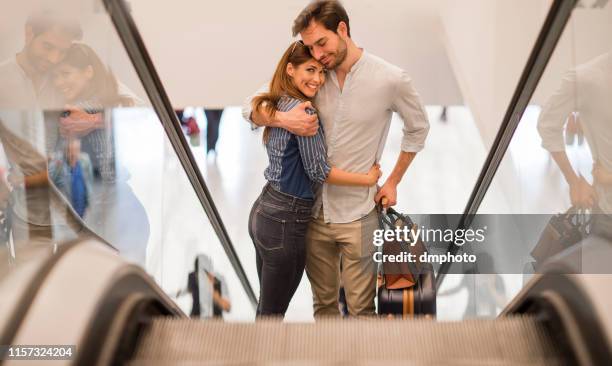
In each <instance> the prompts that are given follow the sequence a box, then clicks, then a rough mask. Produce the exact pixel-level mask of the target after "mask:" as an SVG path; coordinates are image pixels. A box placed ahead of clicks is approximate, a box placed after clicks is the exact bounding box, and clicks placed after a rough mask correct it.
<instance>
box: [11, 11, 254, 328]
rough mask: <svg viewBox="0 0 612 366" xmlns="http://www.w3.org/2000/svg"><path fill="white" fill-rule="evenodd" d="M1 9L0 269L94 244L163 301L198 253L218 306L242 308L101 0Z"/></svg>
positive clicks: (231, 275) (243, 313)
mask: <svg viewBox="0 0 612 366" xmlns="http://www.w3.org/2000/svg"><path fill="white" fill-rule="evenodd" d="M47 9H49V10H47ZM3 11H4V12H5V14H7V15H8V16H7V17H6V19H7V23H6V24H4V25H3V28H2V29H3V32H2V36H1V38H2V42H0V59H2V60H4V61H2V62H0V84H1V85H2V86H3V87H2V90H0V142H1V143H2V149H0V209H1V210H2V215H0V240H2V246H3V247H4V246H6V247H7V248H8V250H7V253H8V254H10V255H9V256H8V257H7V260H6V261H4V260H3V262H2V263H0V266H1V267H2V268H3V269H4V268H9V269H10V268H11V267H10V266H13V265H15V264H17V265H19V263H21V262H23V261H25V260H26V259H27V255H26V253H30V252H32V251H26V250H21V249H22V248H26V247H32V246H40V247H41V248H43V250H44V252H45V253H46V254H47V255H49V254H52V253H54V252H55V251H56V249H57V248H58V246H61V245H62V244H64V243H66V242H68V241H70V240H73V239H79V238H83V237H86V236H89V235H95V236H98V237H100V238H102V239H103V240H104V241H106V242H108V243H110V244H111V245H112V246H113V247H114V248H116V249H117V251H118V254H119V255H121V256H122V257H124V258H125V259H127V260H129V261H131V262H134V263H136V264H139V265H141V266H143V267H144V268H145V269H146V270H147V271H148V272H149V273H150V274H152V275H153V276H154V278H155V279H156V280H157V282H158V283H159V284H160V285H161V287H162V288H163V289H164V290H165V291H166V292H167V293H169V294H175V293H176V291H178V290H179V289H181V288H183V287H184V285H185V279H186V278H187V274H188V273H189V272H190V271H193V263H194V259H195V258H196V256H197V255H199V254H203V253H205V254H206V255H207V256H209V257H210V258H211V259H212V260H213V261H214V263H215V266H216V272H215V273H216V274H217V275H218V276H217V278H224V279H223V282H224V284H223V287H224V288H225V289H226V290H227V291H225V292H227V293H226V295H227V297H228V298H230V297H231V298H232V299H236V301H239V303H241V304H248V303H249V301H248V300H247V297H246V294H245V293H244V291H243V290H242V287H241V284H240V281H239V280H238V278H237V276H236V275H235V272H234V271H233V269H232V266H231V264H230V263H229V260H228V258H227V256H226V255H225V253H224V250H223V248H222V246H221V245H220V243H219V241H218V239H217V237H216V235H215V232H214V230H213V229H212V227H211V225H210V223H209V221H208V218H207V217H206V214H205V212H204V210H203V208H202V206H201V204H200V202H199V200H198V199H197V197H196V195H195V192H194V191H193V188H192V186H191V184H190V183H189V180H188V179H187V177H186V175H185V172H184V170H183V168H182V166H181V164H180V162H179V160H178V158H177V156H176V154H175V152H174V149H173V148H172V145H171V144H170V142H169V140H168V138H167V136H166V135H165V133H164V129H163V128H162V126H161V124H160V121H159V119H158V118H157V116H156V114H155V112H154V111H153V109H152V108H151V107H150V103H149V101H148V99H147V98H146V93H145V92H144V90H143V87H142V84H141V83H140V80H139V78H138V76H137V74H136V72H135V71H134V69H133V67H132V63H131V61H130V59H129V58H128V56H127V53H126V51H125V50H124V48H123V46H122V43H121V42H120V40H119V38H118V35H117V33H116V31H115V29H114V27H113V25H112V23H111V21H110V19H109V16H108V14H106V12H105V11H104V6H103V5H102V3H101V2H98V1H95V2H94V4H93V5H92V3H87V4H84V3H82V2H81V1H77V0H67V1H64V0H62V1H25V2H21V3H19V4H11V5H10V6H7V5H6V4H5V5H4V6H3ZM37 253H38V254H37V255H40V251H38V252H37ZM2 258H4V256H2ZM5 266H8V267H5ZM179 304H180V302H179ZM180 305H181V304H180ZM227 309H228V310H229V307H228V308H227ZM184 310H186V311H188V310H189V307H188V306H185V307H184ZM249 316H250V313H249V308H248V307H243V308H241V307H232V309H231V311H230V312H229V313H228V314H227V318H229V319H232V318H234V319H235V318H243V319H244V318H247V317H249Z"/></svg>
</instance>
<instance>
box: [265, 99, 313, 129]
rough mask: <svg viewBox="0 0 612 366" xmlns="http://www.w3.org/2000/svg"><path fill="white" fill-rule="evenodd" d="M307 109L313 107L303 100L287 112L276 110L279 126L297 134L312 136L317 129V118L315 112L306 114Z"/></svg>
mask: <svg viewBox="0 0 612 366" xmlns="http://www.w3.org/2000/svg"><path fill="white" fill-rule="evenodd" d="M307 109H314V108H313V107H312V103H310V102H304V103H300V104H298V105H297V106H295V107H294V108H293V109H291V110H290V111H287V112H276V118H277V119H278V122H279V127H282V128H284V129H285V130H287V131H289V132H291V133H293V134H295V135H298V136H314V135H316V134H317V130H318V129H319V119H318V118H317V115H316V114H308V113H307V112H306V110H307Z"/></svg>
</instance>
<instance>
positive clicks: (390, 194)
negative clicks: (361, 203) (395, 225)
mask: <svg viewBox="0 0 612 366" xmlns="http://www.w3.org/2000/svg"><path fill="white" fill-rule="evenodd" d="M383 198H386V199H385V200H383V201H382V205H383V207H384V208H387V207H390V206H395V204H397V184H396V183H395V182H393V181H389V180H387V181H386V182H385V184H384V185H383V186H382V187H381V188H380V189H379V190H378V193H376V197H374V202H376V203H378V202H380V200H382V199H383Z"/></svg>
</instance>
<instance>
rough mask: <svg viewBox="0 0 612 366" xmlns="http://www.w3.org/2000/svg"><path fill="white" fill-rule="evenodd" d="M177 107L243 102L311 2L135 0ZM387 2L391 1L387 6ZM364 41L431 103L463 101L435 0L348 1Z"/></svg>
mask: <svg viewBox="0 0 612 366" xmlns="http://www.w3.org/2000/svg"><path fill="white" fill-rule="evenodd" d="M129 2H130V3H131V6H132V10H133V12H132V14H133V17H134V19H135V20H136V23H137V25H138V27H139V29H140V32H141V34H142V36H143V38H144V40H145V43H146V46H147V49H148V50H149V53H150V54H151V56H152V59H153V61H154V62H155V66H156V68H157V70H158V72H159V74H160V75H161V79H162V81H163V83H164V85H165V87H166V90H167V91H168V94H169V95H170V99H171V100H172V103H173V104H174V105H175V106H177V107H180V106H188V105H203V106H220V105H239V104H241V103H242V101H243V99H244V97H246V96H248V95H250V94H251V93H253V92H254V91H255V90H256V89H257V88H258V87H259V86H261V85H262V84H263V83H265V82H266V81H267V80H268V79H269V77H270V76H271V75H272V72H273V71H274V67H275V66H276V63H277V62H278V59H279V58H280V55H281V54H282V52H283V51H284V50H285V48H286V47H287V46H288V45H289V44H290V42H291V41H292V37H291V25H292V23H293V19H294V18H295V16H296V15H297V14H298V13H299V11H300V10H301V9H302V8H303V6H304V5H306V4H307V1H279V0H276V1H274V0H265V1H237V0H229V1H199V0H174V1H150V0H129ZM382 4H384V6H383V5H382ZM344 5H345V7H346V8H347V11H348V13H349V17H350V20H351V28H352V29H351V33H352V36H353V39H354V40H355V41H356V43H357V44H358V45H359V46H361V47H364V48H366V49H367V50H368V51H369V52H372V53H374V54H376V55H378V56H380V57H383V58H385V59H387V60H388V61H390V62H392V63H395V64H397V65H399V66H400V67H402V68H404V69H406V70H407V71H408V72H409V73H410V74H411V75H412V77H413V79H414V81H415V84H416V87H417V89H418V91H419V92H420V93H421V95H422V97H423V99H424V101H425V103H426V104H461V103H462V98H461V95H460V93H459V90H458V87H457V85H456V81H455V78H454V75H453V72H452V69H451V67H450V65H449V62H448V58H447V56H446V52H445V50H444V46H443V43H442V41H441V40H442V38H441V33H440V32H441V27H440V20H439V17H438V13H437V11H436V8H435V7H434V6H433V3H431V2H428V1H406V0H387V1H385V2H384V3H383V2H380V1H373V0H352V1H345V2H344Z"/></svg>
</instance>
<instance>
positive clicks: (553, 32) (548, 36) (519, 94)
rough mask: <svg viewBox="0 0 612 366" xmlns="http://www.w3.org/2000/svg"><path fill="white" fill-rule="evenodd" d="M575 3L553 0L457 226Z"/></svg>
mask: <svg viewBox="0 0 612 366" xmlns="http://www.w3.org/2000/svg"><path fill="white" fill-rule="evenodd" d="M576 3H577V0H555V1H554V2H553V3H552V5H551V7H550V10H549V12H548V15H547V16H546V19H545V21H544V24H543V25H542V28H541V30H540V33H539V35H538V38H537V40H536V42H535V44H534V46H533V48H532V50H531V54H530V55H529V58H528V59H527V64H526V65H525V68H524V69H523V73H522V75H521V78H520V79H519V83H518V85H517V87H516V89H515V91H514V94H513V96H512V99H511V100H510V104H509V106H508V109H507V110H506V114H505V115H504V119H503V120H502V123H501V126H500V128H499V130H498V131H497V135H496V136H495V140H494V142H493V145H492V148H491V150H489V154H488V155H487V159H486V160H485V162H484V164H483V167H482V169H481V171H480V175H479V176H478V180H477V181H476V184H475V185H474V189H473V190H472V193H471V195H470V198H469V199H468V203H467V205H466V207H465V210H464V212H463V215H462V216H461V219H460V221H459V224H458V225H457V228H458V229H466V228H468V226H469V225H470V224H471V222H472V219H473V218H474V215H476V212H477V211H478V208H479V207H480V204H481V203H482V201H483V199H484V196H485V194H486V193H487V191H488V189H489V187H490V185H491V182H492V181H493V177H494V176H495V174H496V172H497V169H498V168H499V165H500V163H501V161H502V159H503V158H504V155H505V154H506V150H508V146H509V145H510V141H511V140H512V137H513V136H514V132H515V131H516V128H517V126H518V124H519V122H520V120H521V117H522V116H523V113H524V112H525V109H526V108H527V106H528V104H529V101H530V100H531V97H532V96H533V93H534V92H535V90H536V88H537V86H538V82H539V81H540V78H541V77H542V74H543V73H544V70H545V69H546V66H547V65H548V61H549V60H550V58H551V57H552V54H553V52H554V50H555V47H556V45H557V42H558V41H559V39H560V38H561V35H562V34H563V30H564V29H565V25H566V24H567V22H568V20H569V18H570V16H571V14H572V11H573V9H574V7H575V6H576ZM460 248H461V247H460V246H457V245H454V244H453V243H451V244H450V245H449V247H448V252H449V253H451V254H455V253H456V252H457V251H458V250H459V249H460ZM451 265H452V263H450V262H445V263H443V264H442V265H441V266H440V269H439V271H438V275H437V276H436V288H438V289H439V288H440V285H441V284H442V282H443V281H444V278H445V275H446V273H448V271H449V269H450V267H451Z"/></svg>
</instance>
